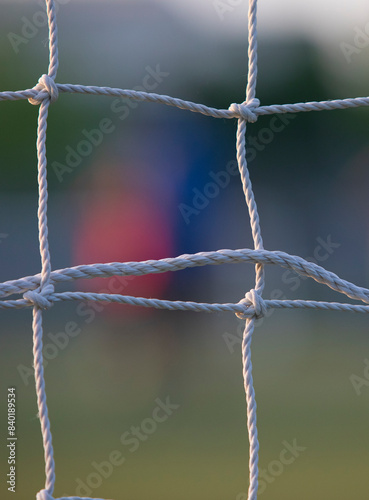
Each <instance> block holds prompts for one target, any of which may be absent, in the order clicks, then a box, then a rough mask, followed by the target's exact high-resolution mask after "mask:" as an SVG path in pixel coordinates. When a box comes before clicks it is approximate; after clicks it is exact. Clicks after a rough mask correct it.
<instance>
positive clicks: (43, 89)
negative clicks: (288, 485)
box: [0, 0, 369, 500]
mask: <svg viewBox="0 0 369 500" xmlns="http://www.w3.org/2000/svg"><path fill="white" fill-rule="evenodd" d="M46 9H47V18H48V28H49V67H48V73H47V74H44V75H42V76H41V77H40V79H39V81H38V83H37V85H36V86H35V87H33V88H32V89H27V90H20V91H15V92H12V91H5V92H0V101H15V100H21V99H28V101H29V102H30V103H31V104H33V105H39V115H38V128H37V159H38V189H39V202H38V230H39V244H40V256H41V273H40V274H37V275H34V276H28V277H25V278H21V279H16V280H12V281H6V282H4V283H1V284H0V309H18V308H28V307H31V308H32V311H33V358H34V371H35V382H36V394H37V405H38V410H39V418H40V423H41V431H42V438H43V448H44V459H45V475H46V481H45V487H44V489H42V490H41V491H39V492H38V493H37V495H36V499H37V500H82V499H83V500H99V499H89V498H88V497H76V496H71V497H59V498H58V499H55V498H54V497H53V493H54V485H55V462H54V453H53V446H52V436H51V431H50V420H49V416H48V408H47V404H46V391H45V378H44V368H43V354H42V347H43V330H42V312H43V310H46V309H49V308H50V307H51V306H52V305H53V304H54V303H55V302H60V301H66V300H79V301H100V302H116V303H121V304H130V305H137V306H144V307H154V308H157V309H169V310H189V311H199V312H219V311H229V312H233V313H235V314H236V315H237V316H238V317H239V318H241V319H244V320H245V330H244V334H243V340H242V363H243V379H244V387H245V393H246V404H247V428H248V437H249V489H248V500H256V499H257V490H258V460H259V442H258V433H257V426H256V401H255V391H254V386H253V378H252V363H251V340H252V335H253V331H254V325H255V320H257V319H259V318H262V317H263V316H265V314H266V313H267V311H268V310H270V309H281V308H287V309H292V308H293V309H296V308H305V309H318V310H319V309H320V310H334V311H351V312H362V313H368V312H369V289H367V288H363V287H359V286H357V285H355V284H353V283H350V282H349V281H346V280H343V279H341V278H339V277H338V276H337V275H336V274H334V273H332V272H330V271H327V270H325V269H324V268H323V267H321V266H319V265H317V264H314V263H312V262H309V261H307V260H305V259H302V258H301V257H297V256H294V255H289V254H287V253H284V252H280V251H268V250H264V247H263V240H262V236H261V229H260V222H259V215H258V210H257V205H256V202H255V198H254V193H253V189H252V184H251V180H250V175H249V171H248V168H247V161H246V126H247V123H248V122H250V123H254V122H255V121H256V120H257V119H258V117H259V116H261V115H269V114H276V113H296V112H306V111H322V110H333V109H347V108H356V107H359V106H369V97H358V98H349V99H338V100H332V101H321V102H305V103H295V104H282V105H278V104H276V105H271V106H261V105H260V101H259V100H258V99H257V98H256V81H257V16H256V13H257V0H250V2H249V13H248V20H249V22H248V61H249V63H248V83H247V89H246V100H245V101H244V102H242V103H239V104H238V103H233V104H231V105H230V106H229V108H228V109H216V108H212V107H208V106H205V105H203V104H198V103H194V102H189V101H184V100H182V99H177V98H173V97H170V96H166V95H159V94H155V93H147V92H139V91H134V90H123V89H117V88H110V87H96V86H84V85H71V84H59V83H56V81H55V80H56V76H57V70H58V36H57V24H56V9H55V3H54V0H46ZM60 93H79V94H88V95H107V96H118V97H128V98H130V99H134V100H137V101H148V102H156V103H161V104H166V105H169V106H175V107H177V108H180V109H184V110H189V111H192V112H195V113H201V114H203V115H207V116H211V117H213V118H228V119H237V120H238V124H237V142H236V145H237V162H238V167H239V171H240V177H241V181H242V187H243V191H244V195H245V199H246V203H247V207H248V211H249V217H250V224H251V230H252V237H253V241H254V249H239V250H218V251H214V252H200V253H196V254H192V255H188V254H185V255H180V256H179V257H175V258H167V259H161V260H147V261H143V262H125V263H119V262H114V263H109V264H94V265H81V266H76V267H71V268H66V269H59V270H56V271H52V269H51V260H50V251H49V243H48V224H47V201H48V189H47V159H46V129H47V117H48V112H49V106H50V104H52V103H53V102H55V101H56V100H57V99H58V97H59V94H60ZM245 262H246V263H250V264H254V265H255V274H256V279H255V287H254V288H253V289H252V290H250V291H248V292H247V293H246V295H245V297H244V298H242V299H241V300H240V301H239V302H238V303H225V304H208V303H197V302H184V301H169V300H159V299H152V298H151V299H148V298H143V297H131V296H127V295H119V294H103V293H82V292H63V293H57V292H55V285H57V284H58V283H64V282H69V281H72V280H76V279H80V278H95V277H110V276H142V275H146V274H152V273H163V272H168V271H178V270H181V269H186V268H190V267H197V266H206V265H219V264H236V263H245ZM266 264H270V265H278V266H280V267H282V268H286V269H290V270H293V271H295V272H296V273H298V274H299V275H301V276H305V277H309V278H312V279H314V280H315V281H317V282H318V283H322V284H325V285H327V286H328V287H330V288H331V289H332V290H335V291H337V292H340V293H342V294H344V295H346V296H347V297H349V298H351V299H354V300H357V301H361V304H350V303H340V302H321V301H312V300H264V299H263V297H262V293H263V289H264V285H265V275H264V266H265V265H266ZM13 294H20V295H21V298H17V299H11V298H10V299H6V297H8V296H11V295H13ZM4 299H5V300H4ZM100 500H101V499H100Z"/></svg>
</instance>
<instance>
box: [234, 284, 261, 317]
mask: <svg viewBox="0 0 369 500" xmlns="http://www.w3.org/2000/svg"><path fill="white" fill-rule="evenodd" d="M239 305H242V306H246V310H245V311H243V312H239V313H236V316H237V317H238V318H240V319H250V318H255V319H261V318H263V317H264V316H265V314H266V312H267V309H268V307H267V305H266V303H265V301H264V299H263V297H262V296H261V295H260V293H259V292H258V291H257V290H255V289H254V288H253V289H252V290H250V291H249V292H247V293H246V295H245V298H244V299H242V300H240V302H239Z"/></svg>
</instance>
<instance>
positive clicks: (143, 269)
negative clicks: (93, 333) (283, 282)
mask: <svg viewBox="0 0 369 500" xmlns="http://www.w3.org/2000/svg"><path fill="white" fill-rule="evenodd" d="M242 262H243V263H252V264H271V265H279V266H281V267H283V268H285V269H291V270H293V271H295V272H296V273H298V274H299V275H301V276H306V277H309V278H312V279H314V280H315V281H317V282H318V283H322V284H325V285H327V286H328V287H329V288H331V289H332V290H335V291H337V292H340V293H343V294H344V295H346V296H347V297H350V298H351V299H354V300H361V301H363V302H365V303H368V304H369V290H368V289H366V288H362V287H359V286H357V285H354V284H353V283H350V282H349V281H346V280H343V279H341V278H339V277H338V276H337V275H336V274H334V273H332V272H330V271H326V270H325V269H324V268H323V267H321V266H319V265H318V264H314V263H313V262H310V261H307V260H305V259H303V258H301V257H297V256H295V255H289V254H287V253H285V252H280V251H268V250H251V249H239V250H218V251H216V252H199V253H196V254H184V255H180V256H179V257H173V258H167V259H161V260H147V261H143V262H126V263H120V262H114V263H110V264H92V265H82V266H76V267H71V268H66V269H59V270H57V271H52V272H51V273H50V283H52V284H56V283H63V282H67V281H72V280H76V279H80V278H83V279H85V278H89V279H91V278H97V277H99V278H106V277H111V276H143V275H146V274H156V273H164V272H168V271H178V270H181V269H187V268H192V267H197V266H206V265H220V264H235V263H242ZM40 277H41V276H40V274H38V275H35V276H28V277H26V278H21V279H18V280H13V281H7V282H5V283H2V284H0V298H1V297H5V296H8V295H11V294H14V293H24V292H27V291H29V290H34V289H36V288H37V287H38V286H39V284H40ZM1 304H2V302H0V308H1V307H2V306H1Z"/></svg>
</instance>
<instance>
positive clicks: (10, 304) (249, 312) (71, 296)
mask: <svg viewBox="0 0 369 500" xmlns="http://www.w3.org/2000/svg"><path fill="white" fill-rule="evenodd" d="M47 299H48V301H49V302H50V303H54V302H62V301H69V300H81V301H95V302H110V303H118V304H127V305H131V306H141V307H152V308H155V309H167V310H171V311H193V312H208V313H211V312H232V313H241V314H242V315H243V316H244V317H245V318H247V317H253V316H254V315H255V308H254V307H253V306H252V305H249V306H246V307H245V305H244V304H241V303H225V304H218V303H205V302H191V301H181V300H175V301H173V300H162V299H147V298H144V297H133V296H131V295H119V294H109V293H91V292H62V293H52V294H50V295H49V296H48V297H47ZM244 300H245V299H243V301H244ZM263 303H264V305H265V307H266V309H318V310H326V311H348V312H359V313H369V305H367V306H365V305H357V304H345V303H341V302H324V301H323V302H322V301H315V300H299V299H298V300H287V299H285V300H263ZM26 307H33V303H32V302H30V301H29V300H27V299H16V300H7V301H3V302H0V309H22V308H26Z"/></svg>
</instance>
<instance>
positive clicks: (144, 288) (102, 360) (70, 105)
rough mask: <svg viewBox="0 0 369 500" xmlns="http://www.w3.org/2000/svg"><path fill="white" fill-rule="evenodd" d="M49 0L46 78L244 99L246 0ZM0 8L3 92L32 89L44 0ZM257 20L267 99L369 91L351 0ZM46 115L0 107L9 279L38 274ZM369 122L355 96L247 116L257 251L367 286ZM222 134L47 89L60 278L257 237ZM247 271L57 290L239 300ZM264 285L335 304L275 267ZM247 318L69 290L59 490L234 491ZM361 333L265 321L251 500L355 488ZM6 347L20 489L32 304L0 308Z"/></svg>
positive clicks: (33, 488) (217, 102)
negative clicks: (312, 108) (39, 135)
mask: <svg viewBox="0 0 369 500" xmlns="http://www.w3.org/2000/svg"><path fill="white" fill-rule="evenodd" d="M57 4H58V14H57V19H58V24H59V53H60V69H59V73H58V77H57V81H58V82H59V83H80V84H85V85H106V86H111V87H120V88H136V89H141V90H142V89H144V90H147V91H150V92H157V93H160V94H168V95H172V96H175V97H181V98H183V99H187V100H192V101H195V102H198V103H204V104H207V105H209V106H214V107H218V108H227V107H228V106H229V105H230V103H232V102H242V101H243V100H244V95H245V86H246V75H247V10H248V5H247V2H246V1H241V0H240V1H237V0H232V1H231V0H221V1H220V0H219V1H215V0H201V1H198V0H197V1H195V0H191V1H189V0H186V1H185V0H183V1H180V0H175V1H173V0H172V1H169V0H167V1H164V0H163V1H159V0H158V1H156V0H155V1H154V0H151V1H146V2H143V1H138V0H136V1H131V2H130V1H123V0H121V1H118V0H116V1H114V2H111V1H104V2H102V1H95V2H82V1H74V0H70V1H68V0H59V2H57ZM0 9H1V15H0V65H1V68H2V71H1V76H0V88H1V90H19V89H25V88H32V87H33V86H34V85H35V84H36V83H37V80H38V78H39V76H40V75H41V74H43V73H45V72H46V71H47V62H48V48H47V27H46V17H45V10H44V6H43V2H42V1H39V2H38V1H33V0H30V1H28V2H27V3H22V2H15V1H12V2H8V3H7V2H0ZM258 29H259V80H258V87H257V96H258V98H259V99H260V100H261V103H262V104H264V105H267V104H277V103H292V102H299V101H309V100H325V99H336V98H345V97H356V96H367V95H368V88H369V66H368V60H369V11H368V5H367V2H366V1H365V0H353V1H351V2H345V1H343V0H335V1H333V0H324V1H319V2H318V1H310V2H294V1H293V0H283V1H282V0H281V1H279V2H260V6H259V28H258ZM37 113H38V108H37V107H36V106H31V105H29V103H28V102H27V101H17V102H2V103H1V111H0V131H1V147H0V164H1V184H0V190H1V196H0V213H1V219H0V255H1V262H2V266H1V271H0V280H1V281H5V280H10V279H15V278H20V277H22V276H28V275H33V274H36V273H38V272H39V270H40V258H39V248H38V235H37V174H36V170H37V163H36V151H35V142H36V121H37ZM368 118H369V115H368V110H367V109H354V110H343V111H331V112H316V113H300V114H298V115H283V116H281V115H279V116H278V117H277V118H274V119H273V117H272V116H266V117H260V118H259V120H258V122H257V123H255V124H252V125H249V126H248V131H247V137H248V143H249V150H248V159H249V167H250V173H251V178H252V182H253V186H254V191H255V196H256V200H257V203H258V207H259V212H260V219H261V227H262V232H263V238H264V244H265V248H267V249H270V250H283V251H286V252H289V253H291V254H294V255H300V256H302V257H305V258H309V259H310V260H315V262H317V263H318V264H320V265H322V266H324V267H326V268H327V269H328V270H330V271H333V272H335V273H337V274H338V275H339V276H340V277H342V278H345V279H347V280H349V281H352V282H355V283H356V284H358V285H361V286H368V277H369V265H368V264H369V259H368V249H369V231H368V222H367V221H368V215H369V208H368V202H367V200H368V192H369V169H368V166H369V165H368V163H369V143H368ZM235 134H236V121H235V120H216V119H212V118H208V117H204V116H200V115H197V114H196V115H195V114H192V113H190V112H187V111H181V110H178V109H175V108H168V107H165V106H162V105H159V104H149V103H137V102H136V103H135V102H133V101H128V100H120V99H115V98H110V97H93V96H80V95H60V97H59V100H58V101H57V102H56V103H55V104H54V105H53V106H52V107H51V109H50V116H49V121H48V139H47V155H48V170H49V174H48V180H49V187H50V197H49V233H50V247H51V255H52V266H53V269H59V268H65V267H69V266H74V265H79V264H88V263H96V262H111V261H132V260H135V261H138V260H145V259H151V258H154V259H158V258H164V257H170V256H176V255H180V254H181V253H193V252H198V251H208V250H209V251H210V250H217V249H220V248H232V249H236V248H252V246H253V243H252V238H251V231H250V226H249V217H248V213H247V209H246V205H245V201H244V197H243V193H242V188H241V183H240V179H239V177H238V175H237V173H236V170H235V163H234V161H235ZM254 277H255V276H254V268H253V266H250V265H237V266H231V265H229V266H212V267H208V268H197V269H192V270H187V271H181V272H178V273H172V274H170V273H168V274H159V275H154V276H149V277H138V278H137V277H136V278H134V279H128V280H127V279H125V280H124V279H122V278H120V279H117V278H108V279H93V280H82V281H79V282H75V283H71V284H69V285H68V287H64V288H63V286H59V287H58V290H66V289H68V290H85V291H86V290H94V291H102V290H104V291H109V292H113V293H123V294H128V295H137V296H144V297H158V298H168V299H173V300H176V299H177V300H196V301H202V302H218V301H219V302H236V301H239V300H240V299H241V298H242V297H243V296H244V294H245V293H246V291H248V290H249V289H250V288H252V287H253V283H254ZM264 297H266V298H271V297H272V298H282V297H286V298H291V299H294V298H296V299H297V298H305V299H315V300H336V301H339V300H345V298H344V297H343V296H342V297H340V296H338V294H337V293H334V292H332V291H331V290H330V289H328V288H325V287H323V286H322V285H317V284H316V283H315V282H313V281H311V280H305V279H301V278H299V277H298V276H297V275H295V274H293V273H290V272H286V271H285V270H282V269H277V268H276V269H274V268H272V267H268V268H267V269H266V289H265V293H264ZM242 329H243V324H242V321H240V320H238V319H237V318H236V317H235V316H234V315H232V314H228V313H224V314H213V315H207V314H205V313H203V314H202V313H201V314H200V313H189V312H188V313H181V312H167V311H156V310H149V309H143V308H133V307H126V306H111V305H109V306H107V305H101V304H95V305H93V304H78V303H65V304H58V305H57V306H55V307H53V308H52V309H51V310H50V311H49V312H47V313H46V314H44V335H45V338H44V344H45V349H44V356H45V361H46V363H45V364H46V368H45V376H46V388H47V395H48V406H49V414H50V419H51V429H52V432H53V444H54V450H55V459H56V475H57V481H56V489H55V497H59V496H62V495H68V496H72V495H81V496H91V497H103V498H114V499H116V500H118V499H122V498H128V497H129V498H131V499H132V500H136V499H137V500H138V499H142V498H146V497H148V496H150V498H151V499H152V500H156V499H158V500H159V499H160V500H166V499H168V500H169V499H172V498H175V499H177V500H182V499H183V500H184V499H187V498H189V497H191V498H192V499H194V500H197V499H202V498H212V499H213V500H218V499H219V500H220V499H224V498H227V499H229V500H246V491H247V487H248V440H247V429H246V404H245V397H244V392H243V381H242V366H241V337H242ZM367 334H368V327H367V318H366V317H365V316H361V315H354V314H351V313H338V312H337V313H328V312H319V311H318V312H315V311H309V312H306V311H288V312H286V311H274V312H273V314H272V315H271V317H270V318H264V320H263V321H260V322H259V324H258V326H257V328H256V329H255V334H254V339H253V365H254V382H255V389H256V396H257V403H258V425H259V436H260V468H261V470H262V474H263V475H262V477H261V482H260V493H261V497H262V498H263V499H265V500H267V499H273V500H282V499H283V500H292V499H295V498H296V497H298V498H300V499H302V500H307V499H309V500H310V499H311V498H317V499H318V498H319V499H320V498H321V499H323V498H324V500H333V499H334V500H337V499H344V498H345V499H346V498H355V499H356V500H361V499H366V498H367V497H368V479H367V477H368V446H369V437H368V432H367V422H368V416H369V369H368V364H366V361H365V360H366V359H369V343H368V336H367ZM0 345H1V349H0V363H1V367H2V376H1V385H2V390H1V400H0V423H1V429H2V431H1V432H2V434H1V435H2V436H3V437H2V440H1V442H2V448H1V454H0V457H1V474H2V478H4V477H5V472H7V471H8V465H7V463H6V460H7V449H6V444H5V443H6V391H7V387H9V386H15V387H16V389H17V436H18V442H17V488H16V493H15V494H13V493H9V492H8V491H7V485H6V484H5V480H2V485H1V498H8V497H9V498H16V499H17V500H26V499H29V498H34V495H35V493H36V492H37V491H39V490H40V489H41V488H43V485H44V464H43V451H42V440H41V433H40V426H39V420H38V418H37V407H36V397H35V390H34V380H33V374H32V332H31V311H30V310H21V311H14V312H13V311H4V312H1V336H0ZM367 363H369V362H367ZM168 398H169V401H170V403H171V404H172V405H173V408H174V406H176V408H175V409H172V410H168V413H171V414H170V415H169V414H168V415H167V416H168V418H167V419H165V421H162V422H155V421H154V420H152V415H153V412H154V414H157V411H156V410H155V409H156V408H157V407H158V404H159V403H158V400H160V402H161V403H162V404H164V403H165V401H168ZM159 406H160V404H159ZM164 406H165V405H164ZM177 406H178V407H177ZM160 415H161V416H162V415H164V410H161V413H160ZM148 419H149V420H148ZM133 436H135V437H133ZM296 443H297V447H298V448H296V446H295V445H296ZM291 447H292V450H293V451H292V452H291ZM285 450H287V452H286V451H285ZM296 450H297V451H296ZM286 453H287V455H286ZM117 454H118V455H119V454H120V455H119V456H120V458H121V460H120V462H122V457H124V459H125V461H124V463H118V462H119V460H117V456H118V455H117ZM285 456H287V457H288V463H287V462H286V460H284V461H283V457H285Z"/></svg>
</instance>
